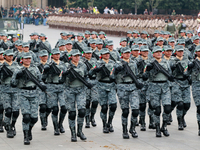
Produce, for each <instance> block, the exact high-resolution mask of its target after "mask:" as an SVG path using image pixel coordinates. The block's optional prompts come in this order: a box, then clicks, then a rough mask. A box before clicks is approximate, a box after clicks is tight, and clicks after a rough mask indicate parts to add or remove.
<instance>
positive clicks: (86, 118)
mask: <svg viewBox="0 0 200 150" xmlns="http://www.w3.org/2000/svg"><path fill="white" fill-rule="evenodd" d="M85 128H90V120H89V116H85Z"/></svg>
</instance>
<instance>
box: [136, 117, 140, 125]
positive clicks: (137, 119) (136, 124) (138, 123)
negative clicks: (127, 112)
mask: <svg viewBox="0 0 200 150" xmlns="http://www.w3.org/2000/svg"><path fill="white" fill-rule="evenodd" d="M139 123H140V120H139ZM139 123H138V118H137V121H136V126H139Z"/></svg>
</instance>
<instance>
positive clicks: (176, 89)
mask: <svg viewBox="0 0 200 150" xmlns="http://www.w3.org/2000/svg"><path fill="white" fill-rule="evenodd" d="M181 85H182V84H181ZM172 101H174V102H176V103H177V104H178V103H179V102H183V103H184V104H190V102H191V93H190V86H183V87H180V86H179V85H177V84H175V83H174V84H173V86H172ZM186 113H187V111H186V110H184V109H183V110H179V109H176V115H177V117H182V116H184V115H185V114H186Z"/></svg>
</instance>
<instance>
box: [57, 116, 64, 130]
mask: <svg viewBox="0 0 200 150" xmlns="http://www.w3.org/2000/svg"><path fill="white" fill-rule="evenodd" d="M64 119H65V114H62V113H60V119H59V123H58V128H59V130H60V133H65V129H64V127H63V121H64Z"/></svg>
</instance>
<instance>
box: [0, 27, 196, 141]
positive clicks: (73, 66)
mask: <svg viewBox="0 0 200 150" xmlns="http://www.w3.org/2000/svg"><path fill="white" fill-rule="evenodd" d="M60 35H61V39H59V40H58V42H57V43H56V45H55V48H53V49H52V48H51V44H50V43H49V42H48V41H47V36H46V35H45V34H43V33H41V34H38V33H35V32H34V33H31V34H30V41H28V42H23V41H21V40H19V37H18V36H17V35H14V36H13V38H12V40H11V41H12V42H11V41H8V40H7V35H6V34H4V33H1V34H0V40H1V44H0V79H1V84H0V86H1V93H2V96H1V99H0V132H4V129H5V130H6V132H7V137H8V138H13V137H14V136H16V128H15V123H16V121H17V118H18V116H19V112H20V111H19V110H20V109H21V113H22V118H23V119H22V127H23V132H24V144H25V145H29V144H30V141H31V140H32V139H33V136H32V129H33V126H34V125H35V123H36V122H37V121H38V112H39V117H40V120H41V130H42V131H45V130H47V126H48V116H49V115H50V114H51V118H52V122H53V127H54V135H55V136H58V135H60V133H65V129H64V125H63V121H64V119H65V117H66V114H67V112H68V123H69V128H70V131H71V141H72V142H76V141H77V137H80V139H81V140H86V139H87V138H86V136H85V134H84V133H83V124H84V120H85V128H90V125H92V126H93V127H96V126H97V124H96V121H95V114H96V110H97V107H98V105H100V106H101V111H100V117H101V119H102V127H103V133H110V132H114V124H113V119H114V116H115V111H116V109H117V97H118V100H119V104H120V108H121V110H122V114H121V121H122V122H121V123H122V129H123V132H122V137H123V138H124V139H129V134H128V133H130V134H131V136H132V137H133V138H137V137H138V134H137V131H136V126H138V125H139V124H140V130H141V131H146V122H145V120H146V119H145V118H146V108H147V104H148V115H149V126H148V128H149V129H156V137H161V136H162V134H163V135H164V136H169V135H170V134H169V132H168V129H167V125H170V124H171V122H172V121H173V118H172V115H171V113H172V111H173V110H174V109H175V108H176V115H177V120H178V130H184V128H186V127H187V123H186V120H185V115H186V114H187V111H188V110H189V108H190V103H191V96H193V99H194V101H195V104H196V107H197V122H198V125H199V130H198V135H199V136H200V100H199V96H200V95H199V92H200V88H199V87H200V45H199V40H200V39H199V36H198V35H194V34H193V33H192V32H191V31H185V30H181V31H180V38H179V39H174V38H173V37H171V34H170V33H169V32H164V31H163V32H160V31H157V30H155V32H154V37H153V38H149V35H148V33H147V32H146V31H142V32H141V33H139V32H138V31H137V30H134V31H128V32H127V37H123V38H121V40H120V43H119V45H120V47H118V48H117V49H114V43H113V41H112V40H110V39H106V34H105V32H103V31H101V32H99V33H97V32H95V31H92V32H90V31H88V30H87V31H85V35H84V34H83V33H78V34H77V35H74V33H73V32H70V33H65V32H61V33H60ZM75 36H76V37H77V40H75ZM5 39H6V40H5ZM191 86H192V93H191V91H190V87H191ZM129 107H130V108H131V110H130V108H129ZM162 107H163V109H162ZM38 109H39V111H38ZM162 110H163V112H162ZM130 111H131V121H130V128H129V130H128V115H129V113H130ZM161 113H162V122H161V121H160V120H161V118H160V116H161ZM138 116H139V121H138ZM76 117H77V123H76ZM3 127H4V128H3ZM161 133H162V134H161Z"/></svg>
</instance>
